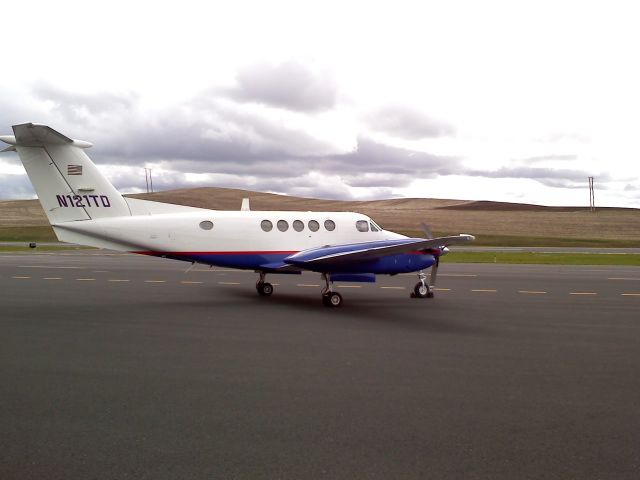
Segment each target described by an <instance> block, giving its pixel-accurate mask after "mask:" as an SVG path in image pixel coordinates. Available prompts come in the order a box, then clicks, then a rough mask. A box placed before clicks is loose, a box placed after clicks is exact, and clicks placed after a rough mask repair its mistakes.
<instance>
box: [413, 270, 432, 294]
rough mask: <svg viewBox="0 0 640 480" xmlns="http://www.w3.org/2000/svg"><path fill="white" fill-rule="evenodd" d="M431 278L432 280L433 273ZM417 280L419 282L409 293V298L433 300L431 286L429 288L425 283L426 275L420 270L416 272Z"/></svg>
mask: <svg viewBox="0 0 640 480" xmlns="http://www.w3.org/2000/svg"><path fill="white" fill-rule="evenodd" d="M431 276H432V278H434V275H433V273H432V274H431ZM418 278H419V279H420V281H419V282H418V283H416V286H415V287H413V292H411V295H410V296H411V298H433V286H429V284H428V283H427V281H426V280H427V275H426V274H425V273H424V272H423V271H422V270H420V271H419V272H418Z"/></svg>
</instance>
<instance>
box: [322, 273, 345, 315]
mask: <svg viewBox="0 0 640 480" xmlns="http://www.w3.org/2000/svg"><path fill="white" fill-rule="evenodd" d="M322 280H324V284H325V286H324V287H323V288H322V303H323V305H324V306H325V307H339V306H340V305H342V295H340V294H339V293H338V292H334V291H333V290H332V288H333V283H332V282H331V279H330V278H329V274H327V273H323V274H322Z"/></svg>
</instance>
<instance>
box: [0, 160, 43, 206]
mask: <svg viewBox="0 0 640 480" xmlns="http://www.w3.org/2000/svg"><path fill="white" fill-rule="evenodd" d="M14 155H15V154H14ZM5 156H7V155H6V154H4V155H3V158H4V157H5ZM34 195H35V190H34V189H33V186H32V185H31V182H30V181H29V177H27V175H26V174H25V175H4V174H0V200H12V199H20V198H31V197H33V196H34Z"/></svg>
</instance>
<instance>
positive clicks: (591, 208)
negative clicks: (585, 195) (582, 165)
mask: <svg viewBox="0 0 640 480" xmlns="http://www.w3.org/2000/svg"><path fill="white" fill-rule="evenodd" d="M589 211H590V212H595V211H596V197H595V189H594V187H593V177H589Z"/></svg>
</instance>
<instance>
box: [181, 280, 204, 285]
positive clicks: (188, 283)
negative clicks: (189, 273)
mask: <svg viewBox="0 0 640 480" xmlns="http://www.w3.org/2000/svg"><path fill="white" fill-rule="evenodd" d="M180 283H182V284H184V285H192V284H196V283H202V282H194V281H192V280H182V281H181V282H180Z"/></svg>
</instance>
